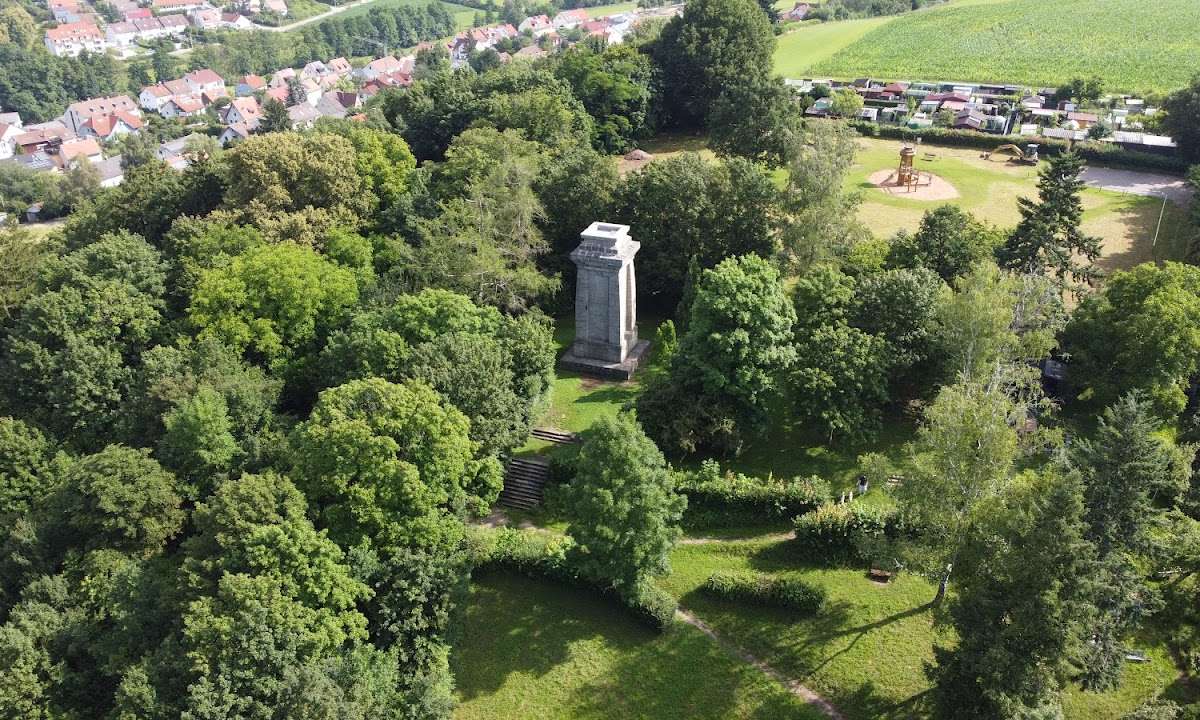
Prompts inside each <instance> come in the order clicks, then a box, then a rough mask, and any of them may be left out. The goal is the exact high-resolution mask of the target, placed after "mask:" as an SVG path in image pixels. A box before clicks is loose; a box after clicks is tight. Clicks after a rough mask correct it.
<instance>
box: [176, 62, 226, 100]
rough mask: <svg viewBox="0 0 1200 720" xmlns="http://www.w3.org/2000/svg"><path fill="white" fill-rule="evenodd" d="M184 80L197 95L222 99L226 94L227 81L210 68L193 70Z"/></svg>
mask: <svg viewBox="0 0 1200 720" xmlns="http://www.w3.org/2000/svg"><path fill="white" fill-rule="evenodd" d="M183 80H184V82H186V83H187V84H188V87H190V88H191V90H192V92H194V93H196V94H199V93H207V94H208V95H209V97H221V96H223V95H225V94H226V92H225V79H224V78H222V77H221V76H220V75H218V74H216V73H215V72H213V71H212V70H210V69H209V68H201V69H200V70H193V71H191V72H190V73H187V74H186V75H184V76H183Z"/></svg>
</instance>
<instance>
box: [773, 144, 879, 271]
mask: <svg viewBox="0 0 1200 720" xmlns="http://www.w3.org/2000/svg"><path fill="white" fill-rule="evenodd" d="M855 137H857V136H856V134H855V133H854V131H853V130H851V129H850V128H849V127H848V126H846V125H845V124H843V123H832V122H822V123H808V124H807V125H806V126H805V133H804V136H803V137H802V138H801V139H800V140H799V142H798V145H797V148H796V149H795V151H794V152H792V153H791V160H790V162H789V164H788V181H787V187H786V188H785V192H784V199H783V203H782V206H783V210H784V211H785V213H786V221H785V224H784V228H783V233H782V245H783V258H784V260H785V262H787V263H788V265H789V266H790V267H791V268H793V269H801V268H804V267H808V266H809V265H811V264H813V263H815V262H817V261H820V260H829V259H832V258H837V257H840V256H842V255H844V254H845V253H846V252H848V251H849V249H850V248H852V247H853V246H854V245H855V244H856V243H858V242H860V241H862V240H865V239H867V238H869V237H870V233H869V232H868V231H867V230H866V228H865V227H864V226H863V225H862V223H860V222H859V221H858V220H857V215H856V212H857V211H856V208H857V207H858V202H859V196H858V195H857V194H856V193H847V192H845V191H844V190H843V187H844V184H845V178H846V173H847V172H848V171H849V170H850V166H851V165H853V164H854V154H855V151H856V145H855Z"/></svg>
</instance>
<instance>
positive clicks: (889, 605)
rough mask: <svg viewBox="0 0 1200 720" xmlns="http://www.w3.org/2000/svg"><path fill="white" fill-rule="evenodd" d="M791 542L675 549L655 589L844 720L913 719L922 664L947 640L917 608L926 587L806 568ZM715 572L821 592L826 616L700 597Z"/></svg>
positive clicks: (906, 579) (917, 581)
mask: <svg viewBox="0 0 1200 720" xmlns="http://www.w3.org/2000/svg"><path fill="white" fill-rule="evenodd" d="M793 546H794V545H793V543H792V542H791V541H784V542H778V541H748V542H737V543H723V544H705V545H683V546H679V547H677V548H676V549H675V551H674V552H673V553H672V555H671V567H672V573H671V575H670V576H669V577H668V578H666V579H665V580H663V581H662V585H663V586H664V587H666V588H667V589H668V590H669V591H670V592H671V593H672V594H673V595H675V596H676V597H678V598H680V601H681V603H682V604H683V605H684V606H685V607H687V608H689V609H691V610H692V611H694V612H695V613H696V614H697V615H699V616H700V617H701V618H703V619H704V621H705V622H707V623H709V624H710V625H712V626H713V628H715V629H716V630H717V632H719V633H721V634H722V635H724V636H725V637H728V638H730V639H732V640H734V641H735V642H737V643H738V644H739V645H740V646H742V647H744V648H746V649H747V650H749V651H750V652H752V653H754V654H756V655H758V656H759V657H761V658H763V659H765V660H766V661H767V662H769V663H771V664H772V665H773V666H774V667H776V668H778V669H779V670H780V671H781V672H783V673H785V674H787V675H788V676H790V677H794V678H797V679H799V680H800V681H801V682H803V683H804V684H805V685H807V686H809V687H811V688H812V689H814V690H816V691H817V692H819V693H821V694H823V695H824V696H825V697H827V698H828V699H829V700H830V701H831V702H832V703H833V704H834V705H835V706H836V707H837V708H838V709H839V710H841V711H842V712H843V713H845V714H846V716H847V717H848V718H864V719H865V718H906V717H920V716H921V713H920V712H919V707H920V705H921V702H922V696H923V693H924V692H925V691H926V690H927V689H928V683H927V682H926V680H925V676H924V674H923V671H922V666H923V663H924V662H926V661H928V660H931V659H932V658H933V652H932V648H933V644H934V642H935V641H936V640H938V639H939V638H940V637H943V636H945V635H946V631H945V630H944V629H943V628H942V627H941V626H940V625H939V624H938V623H937V622H936V619H935V616H934V613H933V611H932V610H930V609H929V608H928V607H927V606H926V603H928V602H929V600H930V598H932V597H933V593H934V588H933V586H932V585H930V584H929V583H927V582H926V581H925V580H923V579H921V578H919V577H915V576H911V575H910V576H900V577H898V578H897V579H896V580H895V581H894V582H893V583H891V584H889V585H880V584H878V583H874V582H872V581H871V580H868V579H867V577H866V574H865V573H864V572H862V571H861V570H849V569H841V568H818V567H811V566H805V565H803V564H802V563H799V562H797V561H796V560H795V559H794V558H793V557H792V552H793ZM715 570H750V571H755V572H762V573H769V574H773V575H781V576H787V577H794V578H798V579H801V580H804V581H806V582H810V583H813V584H815V585H820V586H822V587H824V588H825V589H826V591H827V592H828V594H829V602H828V609H827V610H826V611H824V612H823V613H821V614H819V615H817V616H815V617H803V616H800V615H798V614H796V613H793V612H787V611H783V610H777V609H772V608H763V607H748V606H739V605H735V604H731V603H728V602H722V601H719V600H713V599H710V598H707V597H704V596H703V595H702V594H701V593H700V592H698V588H699V587H700V586H701V585H702V584H703V583H704V581H705V579H707V578H708V576H709V575H710V574H711V573H712V572H713V571H715Z"/></svg>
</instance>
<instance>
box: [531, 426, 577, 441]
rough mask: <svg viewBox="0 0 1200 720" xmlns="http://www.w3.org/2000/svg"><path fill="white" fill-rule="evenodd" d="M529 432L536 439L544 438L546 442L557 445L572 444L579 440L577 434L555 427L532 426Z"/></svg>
mask: <svg viewBox="0 0 1200 720" xmlns="http://www.w3.org/2000/svg"><path fill="white" fill-rule="evenodd" d="M529 434H530V435H531V436H532V437H534V438H536V439H538V440H545V441H546V442H552V443H555V444H558V445H573V444H575V443H577V442H579V436H578V435H576V434H575V433H573V432H568V431H566V430H558V429H556V428H534V429H533V430H530V431H529Z"/></svg>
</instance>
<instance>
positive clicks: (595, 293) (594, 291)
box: [560, 222, 650, 380]
mask: <svg viewBox="0 0 1200 720" xmlns="http://www.w3.org/2000/svg"><path fill="white" fill-rule="evenodd" d="M580 237H581V238H582V239H583V242H581V243H579V247H577V248H575V251H574V252H572V253H571V260H572V261H573V262H574V263H575V267H576V269H577V270H578V273H577V275H576V278H575V342H574V344H572V345H571V349H570V350H568V351H567V352H566V354H565V355H563V357H562V360H561V361H560V365H562V367H564V368H567V369H569V370H576V371H579V372H581V373H586V374H589V375H599V376H601V377H608V378H614V379H619V380H628V379H629V378H630V377H631V376H632V375H633V372H634V371H635V370H637V366H638V361H639V360H641V358H642V356H643V355H645V353H646V350H647V349H648V348H649V347H650V343H649V342H648V341H646V340H638V334H637V284H636V283H635V282H634V277H633V256H634V255H636V254H637V251H638V248H640V247H641V243H637V242H634V241H633V240H632V239H631V238H630V237H629V226H628V225H611V224H608V223H601V222H594V223H592V224H591V225H589V226H588V228H587V230H584V231H583V232H582V233H580Z"/></svg>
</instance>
